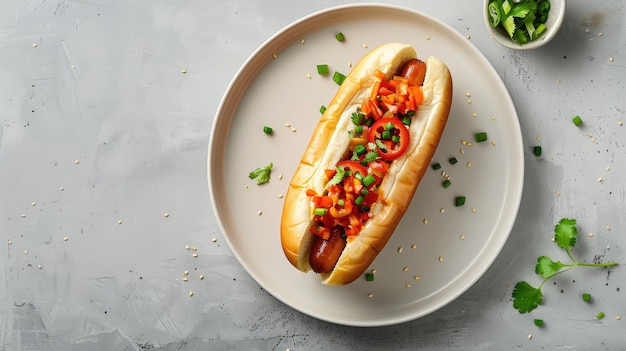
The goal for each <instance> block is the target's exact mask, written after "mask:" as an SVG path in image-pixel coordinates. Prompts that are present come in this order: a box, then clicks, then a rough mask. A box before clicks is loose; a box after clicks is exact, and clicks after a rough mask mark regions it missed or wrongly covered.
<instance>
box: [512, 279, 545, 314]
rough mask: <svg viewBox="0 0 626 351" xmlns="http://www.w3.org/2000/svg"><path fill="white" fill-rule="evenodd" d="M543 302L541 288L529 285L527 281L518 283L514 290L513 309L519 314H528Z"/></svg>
mask: <svg viewBox="0 0 626 351" xmlns="http://www.w3.org/2000/svg"><path fill="white" fill-rule="evenodd" d="M542 301H543V294H542V293H541V289H540V288H535V287H534V286H532V285H530V284H528V283H527V282H525V281H521V282H518V283H517V284H515V287H514V288H513V307H514V308H515V309H517V310H518V311H519V313H527V312H530V311H532V310H534V309H535V308H537V306H539V305H540V304H541V302H542Z"/></svg>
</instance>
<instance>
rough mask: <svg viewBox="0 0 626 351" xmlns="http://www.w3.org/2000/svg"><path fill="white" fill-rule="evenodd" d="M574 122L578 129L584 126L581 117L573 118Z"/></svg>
mask: <svg viewBox="0 0 626 351" xmlns="http://www.w3.org/2000/svg"><path fill="white" fill-rule="evenodd" d="M572 122H574V125H576V127H578V126H580V125H581V124H583V119H582V118H580V116H576V117H574V118H572Z"/></svg>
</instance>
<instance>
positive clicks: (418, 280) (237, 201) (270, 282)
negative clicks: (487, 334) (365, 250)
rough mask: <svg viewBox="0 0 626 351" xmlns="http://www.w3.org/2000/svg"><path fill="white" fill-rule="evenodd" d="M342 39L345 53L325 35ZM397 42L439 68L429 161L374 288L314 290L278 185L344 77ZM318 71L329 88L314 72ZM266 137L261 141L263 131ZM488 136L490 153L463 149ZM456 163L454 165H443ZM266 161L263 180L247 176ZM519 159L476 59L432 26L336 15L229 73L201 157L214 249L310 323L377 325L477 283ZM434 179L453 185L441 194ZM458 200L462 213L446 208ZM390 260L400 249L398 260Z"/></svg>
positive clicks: (509, 203) (367, 14)
mask: <svg viewBox="0 0 626 351" xmlns="http://www.w3.org/2000/svg"><path fill="white" fill-rule="evenodd" d="M337 32H342V33H343V34H344V36H345V38H346V39H345V41H343V42H339V41H337V40H336V39H335V34H336V33H337ZM389 41H397V42H405V43H409V44H412V45H414V46H415V47H416V48H417V51H418V55H420V56H421V57H426V56H429V55H434V56H438V57H439V58H441V59H442V60H443V61H444V62H446V63H447V65H448V66H449V68H450V71H451V73H452V77H453V81H454V98H453V105H452V109H451V114H450V118H449V122H448V125H447V127H446V130H445V132H444V135H443V138H442V140H441V143H440V145H439V148H438V150H437V153H436V154H435V157H434V160H433V162H439V163H440V164H441V165H442V169H440V170H438V171H435V170H432V169H431V170H429V171H428V172H427V173H426V175H425V177H424V179H423V180H422V182H421V184H420V186H419V188H418V191H417V193H416V195H415V199H414V200H413V203H412V205H411V206H410V208H409V209H408V212H407V213H406V215H405V216H404V218H403V220H402V222H401V223H400V224H399V226H398V229H397V231H396V232H395V234H394V235H393V237H392V238H391V240H390V241H389V243H388V244H387V246H386V248H385V250H383V252H381V254H380V255H379V256H378V258H377V259H376V260H375V261H374V263H373V264H372V266H371V269H376V271H377V273H376V275H375V280H374V281H373V282H368V281H366V280H365V279H360V280H357V281H356V282H354V283H352V284H350V285H348V286H342V287H338V286H324V285H322V284H320V282H319V278H318V277H317V276H316V275H315V274H312V273H311V274H304V273H301V272H299V271H297V270H296V269H295V268H293V267H292V266H291V265H290V264H289V263H288V261H287V260H286V259H285V257H284V255H283V252H282V249H281V244H280V234H279V228H280V217H281V210H282V206H283V199H282V197H281V194H284V193H285V192H286V189H287V185H288V183H289V181H290V178H291V176H292V174H293V172H294V170H295V168H296V166H297V165H298V163H299V160H300V157H301V156H302V153H303V151H304V149H305V147H306V145H307V143H308V140H309V138H310V137H311V133H312V131H313V129H314V127H315V125H316V124H317V122H318V120H319V117H320V113H319V108H320V106H321V105H325V104H327V103H328V102H329V101H330V100H331V98H332V96H333V95H334V94H335V92H336V91H337V88H338V87H337V85H336V84H335V83H334V82H333V80H332V73H333V72H334V71H339V72H342V73H344V74H347V73H348V72H349V70H350V64H349V63H350V62H352V63H354V62H357V61H358V60H359V59H360V58H361V57H362V56H363V55H364V54H365V53H366V52H368V51H369V50H370V49H371V48H374V47H375V46H377V45H379V44H382V43H386V42H389ZM322 63H325V64H328V65H329V66H330V69H331V73H330V74H329V75H325V76H321V75H318V74H317V70H316V65H318V64H322ZM265 125H267V126H270V127H272V128H273V129H274V133H273V135H267V134H265V133H263V130H262V129H263V126H265ZM483 131H484V132H487V133H488V136H489V140H488V141H487V142H483V143H476V142H475V141H474V133H476V132H483ZM451 157H455V158H456V159H457V160H458V162H457V163H456V164H454V165H452V164H450V163H449V161H448V160H449V159H450V158H451ZM270 162H272V163H273V164H274V169H273V171H272V178H271V181H270V182H269V183H267V184H264V185H260V186H259V185H256V184H255V182H254V181H252V180H250V179H249V178H248V173H249V172H250V171H252V170H254V169H255V168H257V167H259V166H265V165H267V164H269V163H270ZM523 162H524V161H523V147H522V139H521V132H520V128H519V122H518V119H517V114H516V111H515V108H514V106H513V103H512V101H511V98H510V95H509V94H508V92H507V90H506V88H505V87H504V85H503V83H502V81H501V80H500V78H499V76H498V75H497V74H496V72H495V71H494V69H493V67H492V66H491V65H490V64H489V62H488V61H487V60H486V59H485V57H484V56H483V55H482V54H481V53H480V52H479V51H478V50H477V49H476V48H475V47H474V46H473V45H472V44H471V43H470V42H469V41H468V40H467V39H466V38H465V37H463V36H461V35H460V34H459V33H457V32H456V31H455V30H453V29H452V28H450V27H449V26H447V25H445V24H444V23H442V22H439V21H438V20H435V19H433V18H431V17H429V16H427V15H425V14H422V13H419V12H415V11H412V10H408V9H405V8H399V7H393V6H385V5H347V6H341V7H336V8H331V9H328V10H324V11H321V12H318V13H315V14H313V15H310V16H307V17H305V18H302V19H301V20H298V21H296V22H295V23H293V24H291V25H289V26H288V27H286V28H285V29H283V30H281V31H280V32H278V33H277V34H276V35H274V36H273V37H271V38H270V39H269V40H268V41H267V42H266V43H264V44H263V45H262V46H261V47H260V48H259V49H257V50H256V51H255V52H254V53H253V54H252V56H251V57H250V58H249V59H248V60H247V61H246V63H245V64H244V65H243V66H242V68H241V69H240V71H239V72H238V73H237V75H236V76H235V78H234V79H233V81H232V83H231V85H230V86H229V88H228V90H227V91H226V93H225V95H224V98H223V100H222V102H221V104H220V106H219V109H218V113H217V116H216V119H215V122H214V126H213V130H212V134H211V140H210V145H209V167H208V176H209V188H210V190H211V196H212V201H213V206H214V209H215V212H216V215H217V218H218V222H219V224H220V226H221V229H222V231H223V233H224V237H225V239H226V241H227V242H228V244H229V245H230V248H231V249H232V251H233V253H234V254H235V256H236V257H237V259H238V260H239V262H240V263H241V264H242V266H243V267H244V268H245V269H246V270H247V271H248V272H249V273H250V275H251V276H252V277H253V278H254V279H255V280H256V281H257V282H258V283H259V284H260V285H261V286H262V287H263V288H264V289H266V290H267V291H268V292H269V293H271V294H272V295H273V296H275V297H276V298H277V299H279V300H281V301H283V302H284V303H286V304H288V305H289V306H291V307H293V308H295V309H297V310H299V311H301V312H303V313H305V314H308V315H310V316H313V317H316V318H319V319H322V320H326V321H330V322H333V323H338V324H344V325H352V326H381V325H390V324H395V323H400V322H404V321H408V320H412V319H415V318H418V317H421V316H424V315H426V314H428V313H430V312H433V311H435V310H437V309H439V308H441V307H442V306H444V305H445V304H447V303H449V302H450V301H452V300H453V299H455V298H456V297H458V296H459V295H460V294H462V293H463V292H464V291H466V290H467V289H468V288H469V287H470V286H471V285H472V284H473V283H475V282H476V281H477V280H478V279H479V278H480V277H481V275H482V274H483V273H484V272H485V271H486V270H487V268H488V267H489V266H490V264H491V263H492V262H493V261H494V259H495V258H496V256H497V255H498V254H499V252H500V250H501V248H502V246H503V245H504V243H505V241H506V239H507V237H508V235H509V232H510V230H511V228H512V226H513V223H514V220H515V217H516V214H517V210H518V207H519V203H520V199H521V193H522V185H523V168H524V164H523ZM442 172H445V173H446V174H447V175H449V177H450V181H451V183H452V185H451V186H450V187H448V188H444V187H443V186H442V182H443V181H444V176H443V175H442ZM456 196H465V197H466V199H467V201H466V203H465V205H464V206H462V207H455V205H454V198H455V197H456ZM400 248H401V249H400Z"/></svg>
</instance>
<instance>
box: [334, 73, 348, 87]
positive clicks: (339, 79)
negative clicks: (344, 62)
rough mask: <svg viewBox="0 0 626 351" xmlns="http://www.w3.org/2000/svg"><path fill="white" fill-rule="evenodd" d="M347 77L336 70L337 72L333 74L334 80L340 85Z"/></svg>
mask: <svg viewBox="0 0 626 351" xmlns="http://www.w3.org/2000/svg"><path fill="white" fill-rule="evenodd" d="M345 79H346V76H345V75H343V74H341V73H339V72H335V74H333V81H334V82H335V83H337V84H338V85H341V84H342V83H343V81H344V80H345Z"/></svg>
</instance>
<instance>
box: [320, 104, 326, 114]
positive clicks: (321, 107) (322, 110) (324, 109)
mask: <svg viewBox="0 0 626 351" xmlns="http://www.w3.org/2000/svg"><path fill="white" fill-rule="evenodd" d="M324 112H326V106H324V105H322V106H320V113H321V114H324Z"/></svg>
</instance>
